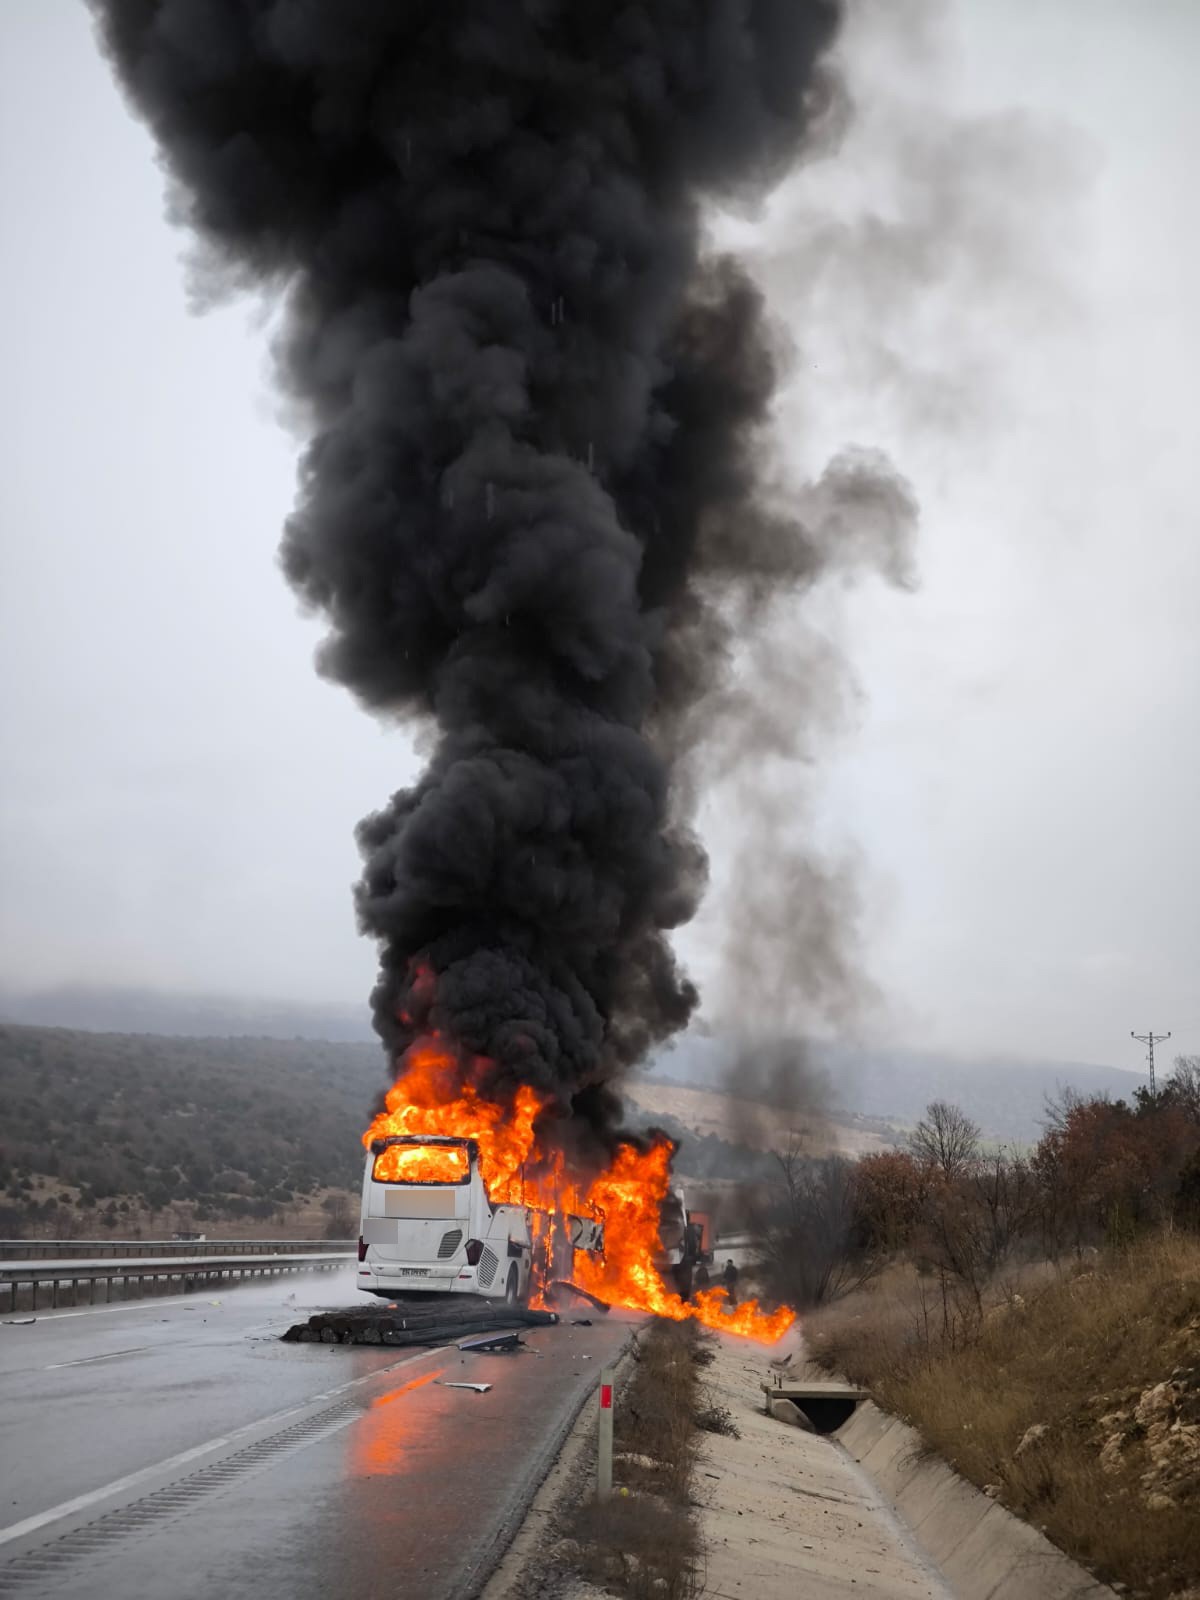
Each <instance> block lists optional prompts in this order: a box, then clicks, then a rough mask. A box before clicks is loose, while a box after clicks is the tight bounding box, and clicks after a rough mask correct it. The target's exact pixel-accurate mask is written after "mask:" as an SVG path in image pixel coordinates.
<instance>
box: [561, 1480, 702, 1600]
mask: <svg viewBox="0 0 1200 1600" xmlns="http://www.w3.org/2000/svg"><path fill="white" fill-rule="evenodd" d="M572 1535H573V1537H574V1538H575V1539H576V1540H577V1541H578V1542H579V1544H580V1546H581V1547H582V1548H581V1553H580V1559H579V1572H580V1574H581V1575H582V1576H583V1577H584V1578H586V1579H587V1580H588V1581H589V1582H590V1583H594V1584H597V1585H599V1586H601V1587H605V1588H614V1589H616V1590H617V1592H618V1593H620V1594H624V1595H629V1596H631V1597H632V1600H684V1597H685V1596H688V1595H692V1594H694V1593H695V1592H696V1527H695V1523H694V1522H693V1520H692V1517H691V1514H690V1513H689V1511H688V1510H687V1509H686V1508H685V1507H684V1506H680V1505H675V1504H673V1503H672V1502H671V1501H669V1500H661V1499H659V1498H658V1496H657V1495H641V1494H639V1495H630V1496H629V1497H628V1498H627V1497H625V1496H623V1495H620V1494H618V1495H615V1496H614V1497H613V1498H612V1499H611V1500H605V1501H596V1500H593V1501H591V1502H589V1503H588V1504H587V1505H585V1506H581V1507H580V1509H579V1511H578V1513H577V1515H576V1519H575V1524H574V1527H573V1528H572Z"/></svg>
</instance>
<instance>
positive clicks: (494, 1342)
mask: <svg viewBox="0 0 1200 1600" xmlns="http://www.w3.org/2000/svg"><path fill="white" fill-rule="evenodd" d="M458 1348H459V1349H460V1350H464V1351H467V1352H468V1353H469V1354H472V1355H493V1354H496V1355H498V1354H501V1353H503V1352H505V1351H509V1350H524V1348H525V1341H524V1339H522V1338H521V1335H520V1334H519V1333H486V1334H484V1335H483V1337H482V1338H479V1339H464V1340H463V1342H462V1344H460V1345H459V1347H458Z"/></svg>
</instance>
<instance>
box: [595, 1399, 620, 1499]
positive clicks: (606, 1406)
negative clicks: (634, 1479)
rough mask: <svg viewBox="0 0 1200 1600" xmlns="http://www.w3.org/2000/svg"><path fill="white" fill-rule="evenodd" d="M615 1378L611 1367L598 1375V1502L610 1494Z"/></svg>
mask: <svg viewBox="0 0 1200 1600" xmlns="http://www.w3.org/2000/svg"><path fill="white" fill-rule="evenodd" d="M615 1376H616V1374H615V1373H614V1371H613V1369H612V1367H605V1369H604V1371H603V1372H602V1373H601V1374H600V1405H599V1408H598V1410H597V1413H596V1414H597V1417H598V1418H599V1423H598V1433H597V1436H596V1498H597V1499H598V1500H607V1499H608V1498H609V1496H610V1495H611V1494H612V1458H613V1379H614V1377H615Z"/></svg>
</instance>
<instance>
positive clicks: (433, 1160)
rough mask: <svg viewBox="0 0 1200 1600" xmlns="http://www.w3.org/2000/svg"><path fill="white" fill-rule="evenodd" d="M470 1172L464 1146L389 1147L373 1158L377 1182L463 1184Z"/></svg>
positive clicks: (394, 1145)
mask: <svg viewBox="0 0 1200 1600" xmlns="http://www.w3.org/2000/svg"><path fill="white" fill-rule="evenodd" d="M470 1171H471V1163H470V1160H469V1159H468V1156H467V1151H466V1147H465V1145H461V1144H450V1145H444V1144H390V1145H388V1147H387V1149H386V1150H381V1151H380V1152H379V1154H378V1155H377V1156H376V1157H375V1164H374V1165H373V1166H372V1168H371V1176H372V1177H373V1178H375V1179H376V1180H377V1181H378V1182H379V1183H462V1182H463V1181H464V1180H465V1179H466V1178H467V1177H468V1176H469V1175H470Z"/></svg>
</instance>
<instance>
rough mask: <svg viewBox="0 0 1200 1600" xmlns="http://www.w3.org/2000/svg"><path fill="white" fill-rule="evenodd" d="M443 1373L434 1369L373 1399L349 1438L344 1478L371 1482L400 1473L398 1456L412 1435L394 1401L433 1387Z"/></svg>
mask: <svg viewBox="0 0 1200 1600" xmlns="http://www.w3.org/2000/svg"><path fill="white" fill-rule="evenodd" d="M445 1371H446V1368H445V1367H438V1369H437V1370H436V1371H435V1372H423V1373H422V1374H421V1376H420V1377H419V1378H410V1379H409V1381H408V1382H407V1383H402V1384H400V1385H398V1387H397V1388H395V1389H389V1390H388V1392H387V1393H386V1394H379V1395H376V1396H375V1398H374V1399H373V1400H372V1401H371V1404H370V1406H369V1408H368V1409H367V1411H366V1412H365V1413H364V1415H363V1418H362V1421H361V1422H360V1423H359V1424H358V1425H357V1427H356V1428H355V1429H354V1431H353V1432H352V1434H351V1435H350V1449H349V1451H348V1452H347V1461H346V1465H347V1469H348V1476H349V1477H351V1478H371V1477H374V1476H375V1475H376V1474H377V1473H391V1472H398V1471H399V1470H400V1462H401V1455H402V1452H403V1450H404V1447H405V1444H406V1443H407V1441H408V1438H409V1436H410V1435H411V1432H412V1418H411V1416H410V1414H409V1413H408V1412H407V1411H406V1410H404V1409H403V1408H402V1407H399V1406H397V1405H396V1401H397V1400H399V1399H401V1398H402V1397H403V1396H404V1395H406V1394H412V1392H413V1390H414V1389H423V1388H424V1387H425V1385H426V1384H427V1383H436V1382H437V1380H438V1379H439V1378H440V1377H441V1376H442V1374H443V1373H444V1372H445Z"/></svg>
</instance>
